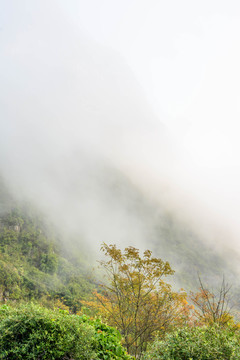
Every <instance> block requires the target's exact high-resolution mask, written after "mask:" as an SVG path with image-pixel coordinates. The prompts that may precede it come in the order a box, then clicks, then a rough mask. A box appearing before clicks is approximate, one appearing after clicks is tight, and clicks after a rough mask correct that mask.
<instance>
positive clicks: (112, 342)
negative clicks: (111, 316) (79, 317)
mask: <svg viewBox="0 0 240 360" xmlns="http://www.w3.org/2000/svg"><path fill="white" fill-rule="evenodd" d="M83 317H84V316H83ZM85 318H86V321H88V323H90V324H92V325H93V326H94V329H95V340H96V353H97V359H104V360H113V359H116V360H130V359H134V358H133V357H132V356H130V355H128V354H127V352H126V349H125V348H124V347H123V346H122V345H121V335H120V332H119V331H118V330H117V329H115V328H113V327H111V326H108V325H106V324H103V323H102V322H101V321H100V320H99V319H95V320H89V318H88V317H86V316H85Z"/></svg>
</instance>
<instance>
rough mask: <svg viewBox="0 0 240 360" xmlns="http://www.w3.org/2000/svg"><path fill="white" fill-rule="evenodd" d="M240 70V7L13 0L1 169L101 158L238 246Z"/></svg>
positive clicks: (5, 7)
mask: <svg viewBox="0 0 240 360" xmlns="http://www.w3.org/2000/svg"><path fill="white" fill-rule="evenodd" d="M239 64H240V3H239V1H210V0H208V1H190V0H189V1H185V0H183V1H178V0H174V1H171V0H169V1H159V0H148V1H146V0H121V1H120V0H119V1H117V0H102V1H99V0H85V1H78V0H72V1H65V0H61V1H54V0H49V1H45V0H44V1H40V0H39V1H37V0H35V1H30V0H22V1H17V0H1V2H0V65H1V67H0V78H1V79H2V80H1V84H2V85H1V89H0V97H1V100H0V105H1V108H0V131H1V133H0V141H1V154H2V158H1V159H0V165H1V168H2V169H3V171H5V172H6V173H8V174H11V176H14V177H15V178H18V181H20V180H21V179H22V180H21V181H22V182H23V183H24V182H25V183H27V184H28V185H29V182H28V181H29V180H28V181H27V180H26V176H25V175H24V172H25V171H23V170H24V169H29V170H30V169H31V171H30V172H31V175H30V177H29V178H30V179H32V180H33V179H34V175H33V174H35V179H36V178H38V179H39V178H40V179H41V174H42V172H43V171H45V170H44V169H45V168H46V167H47V166H51V165H49V164H51V161H57V160H56V159H59V157H61V156H63V155H64V154H68V153H69V152H70V150H71V151H79V148H80V150H81V151H83V150H84V151H85V152H87V153H89V152H90V153H91V155H92V154H93V153H94V154H95V153H98V154H99V153H100V154H101V155H103V156H104V157H106V158H109V159H110V160H111V161H112V162H113V163H115V164H116V167H118V168H120V169H122V170H124V171H125V172H126V173H127V174H128V175H129V176H130V177H131V179H132V180H133V181H134V182H136V183H138V184H139V185H141V186H143V187H144V189H145V191H150V190H151V191H152V193H155V194H156V196H159V197H160V198H161V196H162V193H161V191H160V188H161V186H163V184H164V185H165V186H169V189H170V190H169V192H170V193H171V194H172V195H168V196H169V197H170V198H171V202H172V203H173V204H174V206H175V207H177V208H178V209H179V211H183V209H185V210H186V213H187V214H188V216H190V215H191V214H192V213H194V214H195V216H197V217H200V218H203V220H204V221H207V219H209V217H210V220H209V221H210V222H212V223H214V224H215V223H219V225H220V226H222V225H223V224H224V225H225V226H226V229H229V230H230V229H231V230H233V236H234V237H235V242H236V243H237V241H238V240H237V239H238V237H239V235H240V222H239V213H240V185H239V184H240V162H239V157H240V141H239V136H240V125H239V117H240V66H239ZM47 159H48V160H47ZM49 159H50V160H51V161H50V160H49ZM48 161H49V164H48V165H46V163H47V162H48ZM66 161H67V160H66ZM9 176H10V175H9ZM21 181H20V182H21ZM41 181H42V183H46V182H47V180H46V178H44V176H43V178H42V179H41ZM41 181H40V182H41ZM160 185H161V186H160ZM44 186H45V187H44V188H43V189H44V191H45V190H46V187H48V185H46V184H45V185H44ZM27 187H28V186H27ZM33 187H34V186H33ZM38 189H39V187H38V186H36V189H35V190H34V189H32V186H31V189H30V190H29V191H33V192H34V191H35V193H36V192H37V191H38ZM49 189H51V190H49V191H52V187H51V186H50V187H49ZM42 191H43V190H42ZM55 206H56V207H58V205H55Z"/></svg>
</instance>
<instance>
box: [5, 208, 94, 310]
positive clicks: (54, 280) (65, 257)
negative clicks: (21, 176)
mask: <svg viewBox="0 0 240 360" xmlns="http://www.w3.org/2000/svg"><path fill="white" fill-rule="evenodd" d="M86 271H87V270H86V268H85V269H84V265H83V260H82V259H81V257H80V256H79V254H78V253H77V251H75V257H74V258H73V256H72V254H71V251H64V254H63V250H62V248H61V241H60V239H59V237H58V235H57V233H56V230H55V229H53V228H52V227H50V226H49V225H47V222H46V221H45V219H44V218H43V217H42V215H39V214H38V213H37V211H36V210H32V209H31V207H29V206H26V205H24V206H22V207H17V206H16V207H14V208H12V209H11V210H9V211H8V212H6V211H5V213H4V214H2V216H0V301H6V300H33V299H34V300H42V299H46V298H48V299H49V301H50V302H54V301H55V300H57V299H59V300H61V302H62V303H64V304H65V305H66V306H68V307H69V308H70V309H71V310H72V311H73V312H77V311H79V310H80V308H81V300H82V299H84V298H86V296H88V294H90V293H91V291H92V290H93V288H94V284H93V281H92V280H90V279H89V278H88V277H87V276H86Z"/></svg>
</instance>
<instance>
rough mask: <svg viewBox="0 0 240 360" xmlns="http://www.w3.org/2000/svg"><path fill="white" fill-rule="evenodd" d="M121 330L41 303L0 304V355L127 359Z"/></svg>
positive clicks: (27, 359) (35, 359)
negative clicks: (14, 305) (13, 305)
mask: <svg viewBox="0 0 240 360" xmlns="http://www.w3.org/2000/svg"><path fill="white" fill-rule="evenodd" d="M120 339H121V336H120V334H119V333H118V331H117V330H116V329H114V328H111V327H109V326H107V325H105V324H102V323H101V321H100V320H97V319H96V320H90V319H89V318H88V317H87V316H85V315H82V316H79V315H69V313H68V312H67V311H66V310H59V309H55V310H50V309H46V308H43V307H41V306H39V305H34V304H29V305H20V306H18V307H16V308H14V307H12V306H7V305H2V306H1V307H0V359H5V360H6V359H7V360H10V359H11V360H21V359H24V360H63V359H64V360H67V359H69V360H70V359H74V360H90V359H91V360H93V359H96V360H97V359H99V360H100V359H103V360H112V359H116V360H120V359H124V360H128V359H131V357H130V356H129V355H127V353H126V350H125V349H124V348H123V347H122V346H121V343H120Z"/></svg>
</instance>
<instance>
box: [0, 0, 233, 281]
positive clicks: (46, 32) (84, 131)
mask: <svg viewBox="0 0 240 360" xmlns="http://www.w3.org/2000/svg"><path fill="white" fill-rule="evenodd" d="M10 3H11V5H9V4H8V3H7V2H5V7H4V11H3V13H4V16H5V17H3V20H2V25H1V26H2V28H1V32H0V36H1V47H0V58H1V70H0V76H1V90H0V95H1V96H0V109H1V110H0V117H1V121H0V154H1V155H0V171H1V173H2V176H3V178H4V180H5V181H6V183H7V184H8V186H9V189H10V191H11V192H12V193H13V194H14V197H16V198H18V199H19V200H28V201H30V202H32V203H33V204H34V205H36V206H37V207H38V208H40V209H41V211H42V212H43V213H45V214H46V215H47V216H48V217H49V219H50V221H52V222H53V223H54V224H55V226H56V227H57V228H58V230H59V232H61V233H62V234H63V238H64V239H65V240H66V246H70V245H71V243H70V239H74V241H76V239H77V241H79V245H80V246H83V247H86V248H87V249H88V252H89V253H91V254H92V255H93V257H94V258H95V257H96V255H97V254H98V251H99V247H100V244H101V243H102V242H103V241H104V242H106V243H117V244H118V245H122V246H128V245H134V246H136V247H140V248H150V249H152V250H154V251H155V252H156V253H157V254H158V255H159V256H166V257H167V260H170V261H171V260H172V261H173V268H174V267H177V268H180V269H182V270H183V272H184V273H187V271H188V267H190V266H191V267H192V266H193V264H196V262H197V265H196V267H195V268H194V271H195V272H196V273H197V271H200V270H201V269H205V270H204V273H205V275H207V274H208V271H210V273H211V274H210V275H209V276H210V279H212V280H213V281H214V280H215V279H217V278H219V277H221V276H222V273H224V272H227V273H229V274H234V273H235V271H237V270H238V269H237V260H238V258H237V255H236V256H234V257H233V247H235V249H236V248H237V243H236V241H235V239H236V235H237V234H238V226H235V227H234V224H235V223H236V221H235V220H236V217H234V220H233V231H232V233H231V231H230V230H229V229H230V226H229V225H231V221H230V222H229V218H226V229H225V223H224V222H223V221H222V220H223V218H224V214H225V210H224V211H220V210H221V207H224V204H226V207H227V206H228V203H227V202H225V203H224V201H223V203H220V202H218V203H216V206H213V207H212V206H211V204H212V203H213V200H211V201H210V202H209V201H208V198H209V196H210V193H211V187H210V188H208V187H206V191H204V189H205V187H204V186H205V183H204V181H206V180H207V176H205V177H204V174H203V177H204V181H203V184H202V185H201V186H198V185H199V184H198V183H197V182H196V183H195V182H194V181H195V180H196V179H197V175H198V173H197V175H195V174H194V171H195V169H196V168H195V164H194V161H192V160H191V161H186V159H185V158H184V156H186V149H184V151H183V149H182V147H181V146H182V144H181V141H180V142H178V141H176V138H175V137H172V134H171V132H169V129H168V128H167V127H166V126H165V125H163V123H165V122H166V119H164V118H163V119H160V120H161V121H162V122H161V121H159V116H157V115H156V114H155V113H154V111H153V110H152V108H151V106H150V105H149V104H148V101H147V100H146V98H145V95H144V91H143V90H142V88H141V86H140V84H139V80H138V79H137V78H136V76H135V75H134V74H133V72H132V71H131V68H130V66H128V64H127V62H126V61H125V60H124V58H123V57H122V56H121V55H119V54H118V53H117V51H115V50H113V49H111V48H109V47H107V46H103V45H100V44H99V43H97V42H96V41H95V40H94V39H92V38H90V36H88V35H87V34H86V33H85V32H84V29H82V31H81V30H79V28H78V27H76V26H75V25H73V24H72V22H71V19H70V18H69V17H67V15H66V14H65V13H64V11H63V9H62V8H61V7H60V6H58V5H57V4H55V2H51V1H50V2H49V1H41V2H39V3H38V4H37V3H34V2H31V1H30V0H29V1H24V2H21V4H20V3H19V2H17V1H11V2H10ZM203 146H204V145H203ZM181 155H183V157H182V158H181ZM196 160H197V159H196ZM198 170H199V169H198ZM191 171H192V173H191ZM190 173H191V174H192V175H190V176H188V174H190ZM185 180H186V182H184V181H185ZM213 180H214V178H213ZM191 181H192V186H191V183H190V182H191ZM211 181H212V180H211ZM211 181H210V182H211ZM196 184H198V185H196ZM232 191H233V189H232ZM218 195H219V188H218V190H217V193H216V194H213V198H212V199H215V198H216V199H217V198H218ZM229 196H230V195H229ZM209 204H210V205H209ZM208 205H209V207H208ZM219 205H220V206H219ZM204 206H205V207H204ZM236 209H237V207H235V208H234V207H233V208H229V213H230V214H231V213H232V212H234V210H236ZM217 210H219V214H218V211H217ZM219 223H220V224H219ZM226 239H227V242H226ZM208 242H209V244H210V245H206V243H208ZM208 246H209V247H210V248H209V247H208ZM226 248H227V251H226ZM209 249H210V250H209ZM237 249H238V248H237ZM215 252H216V254H217V255H214V253H215ZM222 252H224V253H225V254H226V255H227V256H226V257H225V258H224V257H223V258H224V260H223V259H222V257H221V254H222ZM194 254H195V255H194ZM196 254H197V255H196ZM219 254H220V257H219ZM221 261H222V262H221ZM198 262H199V263H198ZM229 263H231V264H232V265H231V266H230V265H229ZM235 263H236V264H235ZM190 264H191V265H190ZM235 265H236V266H235ZM233 268H234V271H233ZM229 276H230V275H229ZM232 276H233V275H232ZM181 280H183V279H181ZM187 281H188V280H186V279H185V280H184V282H187Z"/></svg>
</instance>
